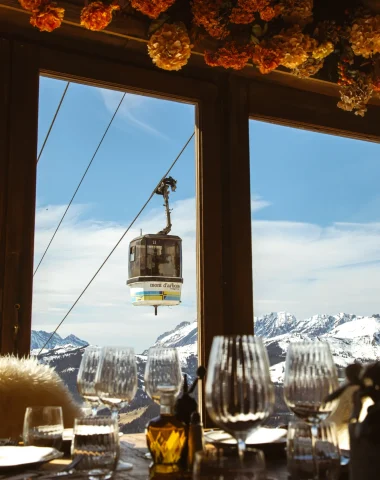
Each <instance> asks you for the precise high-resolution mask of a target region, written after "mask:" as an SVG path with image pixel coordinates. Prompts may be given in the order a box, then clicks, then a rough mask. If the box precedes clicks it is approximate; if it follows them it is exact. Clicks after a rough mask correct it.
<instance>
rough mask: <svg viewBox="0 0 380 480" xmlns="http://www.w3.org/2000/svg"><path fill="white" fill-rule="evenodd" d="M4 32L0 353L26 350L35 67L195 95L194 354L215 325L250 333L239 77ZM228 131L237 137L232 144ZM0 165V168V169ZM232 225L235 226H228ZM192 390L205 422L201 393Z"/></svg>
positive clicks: (118, 85) (175, 95) (217, 330)
mask: <svg viewBox="0 0 380 480" xmlns="http://www.w3.org/2000/svg"><path fill="white" fill-rule="evenodd" d="M4 42H5V43H4V45H5V44H6V48H5V47H4V48H3V47H2V46H0V59H1V60H4V64H5V65H8V67H9V68H8V73H7V74H4V75H2V76H0V87H1V89H2V90H4V91H5V90H6V92H7V95H5V96H4V97H3V98H1V99H0V102H1V101H2V100H4V101H5V103H6V107H7V109H8V110H7V114H5V110H2V112H3V114H1V112H0V126H2V123H1V122H4V130H2V134H1V132H0V149H1V153H3V152H4V155H2V160H1V162H0V182H1V181H2V182H3V186H4V187H6V189H5V190H4V191H5V192H6V196H5V197H4V198H3V197H1V195H0V222H1V223H0V226H1V227H2V232H3V233H4V235H2V236H0V254H1V255H2V256H3V258H4V262H0V268H1V265H2V264H3V265H4V271H1V270H0V274H1V278H0V282H1V283H0V288H2V290H0V295H1V303H0V315H1V338H0V341H1V353H2V354H6V353H15V354H18V355H20V356H24V355H29V352H30V332H31V313H32V284H33V249H34V221H35V195H36V169H37V164H36V156H37V126H38V95H39V76H40V75H46V76H51V77H55V78H62V79H66V80H71V81H78V82H81V83H85V84H89V85H96V86H99V87H105V88H112V89H114V90H122V91H128V92H131V93H139V94H142V95H149V96H155V97H158V98H165V99H169V100H178V101H185V102H189V103H192V104H194V105H196V111H197V115H196V122H195V123H196V141H197V144H198V149H197V162H196V192H197V193H196V209H197V286H198V302H197V304H198V358H199V361H200V362H202V363H203V364H206V363H207V360H208V356H209V352H210V349H211V344H212V340H213V337H214V336H215V335H218V334H234V333H253V310H252V275H251V267H250V253H249V257H248V258H244V253H243V252H244V248H245V249H247V246H248V243H249V245H250V225H249V229H247V228H245V227H242V226H241V225H240V222H241V221H242V223H244V222H243V216H244V215H243V214H242V212H243V211H244V214H245V216H246V218H248V217H249V216H250V211H249V202H248V203H246V200H247V199H248V198H249V180H248V182H247V179H249V177H244V180H245V181H244V182H243V183H244V188H243V187H242V186H241V187H240V190H239V195H238V196H236V195H235V194H234V183H235V182H239V181H240V182H241V179H240V180H239V178H238V177H239V175H237V173H236V164H238V165H239V166H240V168H241V169H243V168H245V167H247V166H248V168H249V152H248V115H247V111H246V108H245V107H244V108H241V107H240V106H239V105H240V104H239V100H240V99H241V98H243V97H244V95H245V93H244V92H246V89H245V87H244V88H237V89H236V91H235V92H233V93H232V94H231V95H229V94H228V92H229V90H231V88H234V82H233V81H232V80H231V78H230V75H224V76H220V78H217V80H216V81H214V79H212V80H209V79H208V78H204V76H203V75H202V74H201V75H199V76H198V74H197V72H196V75H194V76H189V77H187V76H175V75H174V74H171V73H167V72H163V71H159V70H157V69H154V68H144V67H141V66H136V65H131V64H125V63H122V62H120V61H118V60H107V59H105V58H101V57H98V56H96V55H93V56H91V55H86V54H83V53H80V52H73V51H67V50H65V48H62V49H59V48H57V47H54V48H48V47H45V46H40V45H38V44H34V43H28V42H20V41H18V40H6V39H5V40H4ZM7 62H8V63H7ZM5 70H7V69H5ZM7 75H8V76H7ZM238 83H239V82H238ZM239 85H240V84H239ZM226 93H227V94H226ZM244 105H246V102H244ZM0 106H2V104H1V103H0ZM239 125H240V126H242V128H241V130H239ZM231 127H233V130H234V134H233V135H232V136H230V135H229V130H230V128H231ZM231 139H233V142H238V144H241V145H242V148H241V149H240V153H239V152H238V151H237V150H239V149H236V147H234V146H233V145H232V143H231ZM3 172H4V173H6V176H5V175H4V176H3V177H1V174H2V173H3ZM241 183H242V182H241ZM243 183H242V185H243ZM0 187H1V185H0ZM242 204H245V207H244V208H243V209H242ZM235 229H237V232H239V233H238V235H235V233H233V232H234V230H235ZM244 231H245V234H244V233H243V232H244ZM242 239H243V240H244V242H245V247H244V248H242V246H243V244H242ZM247 251H248V250H247ZM249 252H250V248H249ZM244 277H245V278H244ZM236 295H237V296H236ZM239 298H241V300H242V301H239ZM17 306H20V309H19V310H17ZM16 310H17V311H16ZM179 313H180V312H179ZM15 328H16V329H17V331H16V330H15ZM201 398H202V406H201V409H202V412H203V414H204V415H203V416H204V422H205V424H206V425H208V424H209V419H208V418H207V417H206V415H205V411H206V410H205V404H204V395H203V396H201Z"/></svg>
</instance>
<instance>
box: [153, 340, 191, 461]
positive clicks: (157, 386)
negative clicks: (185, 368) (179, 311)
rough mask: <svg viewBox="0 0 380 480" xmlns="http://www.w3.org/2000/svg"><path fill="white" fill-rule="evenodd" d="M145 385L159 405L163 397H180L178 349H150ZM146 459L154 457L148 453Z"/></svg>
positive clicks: (180, 373)
mask: <svg viewBox="0 0 380 480" xmlns="http://www.w3.org/2000/svg"><path fill="white" fill-rule="evenodd" d="M144 384H145V391H146V393H147V394H148V395H149V396H150V397H151V399H152V400H153V401H154V402H155V403H158V404H159V403H160V400H161V396H163V395H166V396H167V397H170V396H172V398H174V397H175V396H176V395H178V393H179V391H180V388H181V385H182V372H181V363H180V359H179V355H178V350H177V349H176V348H165V347H151V348H150V349H149V351H148V358H147V362H146V366H145V374H144ZM162 408H165V407H161V409H162ZM169 409H170V407H169ZM145 458H147V459H151V458H152V456H151V454H150V453H149V452H148V453H146V454H145Z"/></svg>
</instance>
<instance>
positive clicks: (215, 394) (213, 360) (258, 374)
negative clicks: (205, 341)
mask: <svg viewBox="0 0 380 480" xmlns="http://www.w3.org/2000/svg"><path fill="white" fill-rule="evenodd" d="M273 404H274V388H273V384H272V381H271V379H270V373H269V361H268V355H267V351H266V348H265V347H264V344H263V342H262V340H261V338H259V337H253V336H252V335H235V336H217V337H214V340H213V342H212V347H211V353H210V358H209V363H208V374H207V381H206V408H207V410H208V413H209V415H210V417H211V418H212V420H213V421H214V422H215V423H216V424H217V425H219V426H220V427H221V428H223V429H224V430H225V431H226V432H228V433H230V434H231V435H232V436H233V437H234V438H235V439H236V441H237V446H238V452H239V456H240V459H241V460H243V458H244V451H245V449H246V444H245V442H246V439H247V437H248V436H249V435H250V434H251V433H252V432H254V431H255V430H256V429H257V428H258V427H259V426H260V425H261V424H262V423H263V422H264V421H265V420H266V419H267V418H268V417H269V415H270V413H271V411H272V408H273Z"/></svg>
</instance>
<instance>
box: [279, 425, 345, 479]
mask: <svg viewBox="0 0 380 480" xmlns="http://www.w3.org/2000/svg"><path fill="white" fill-rule="evenodd" d="M316 429H317V432H316V435H315V439H314V436H313V434H312V432H311V426H310V425H309V424H307V423H305V422H300V421H293V422H290V423H289V426H288V445H287V457H288V472H289V474H290V475H291V477H292V478H294V479H297V480H314V479H318V480H337V479H338V478H339V470H340V451H339V443H338V435H337V431H336V427H335V424H334V423H333V422H329V421H326V422H321V423H320V424H319V425H317V427H316Z"/></svg>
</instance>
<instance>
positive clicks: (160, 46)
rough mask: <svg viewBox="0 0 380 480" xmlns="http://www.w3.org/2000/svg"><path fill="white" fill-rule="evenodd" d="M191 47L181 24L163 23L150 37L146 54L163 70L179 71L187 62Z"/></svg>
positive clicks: (184, 28)
mask: <svg viewBox="0 0 380 480" xmlns="http://www.w3.org/2000/svg"><path fill="white" fill-rule="evenodd" d="M191 48H192V45H191V43H190V37H189V34H188V32H187V29H186V27H185V25H184V24H183V23H182V22H178V23H172V24H169V23H164V24H163V25H162V26H161V27H160V28H159V29H158V30H156V31H155V32H154V33H153V35H152V36H151V37H150V40H149V42H148V53H149V56H150V57H151V59H152V60H153V63H155V64H156V65H157V67H159V68H163V69H164V70H180V69H181V68H182V67H183V66H184V65H186V63H187V62H188V60H189V58H190V55H191Z"/></svg>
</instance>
